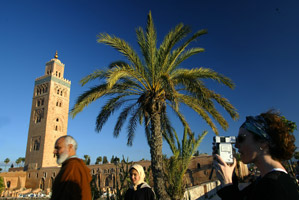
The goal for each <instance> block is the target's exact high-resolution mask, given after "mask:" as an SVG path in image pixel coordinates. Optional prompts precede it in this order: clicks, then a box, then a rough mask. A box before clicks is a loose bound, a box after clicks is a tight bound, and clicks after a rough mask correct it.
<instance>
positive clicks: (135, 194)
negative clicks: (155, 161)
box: [125, 164, 155, 200]
mask: <svg viewBox="0 0 299 200" xmlns="http://www.w3.org/2000/svg"><path fill="white" fill-rule="evenodd" d="M144 178H145V174H144V170H143V167H142V166H141V165H139V164H134V165H133V166H132V167H131V168H130V179H131V181H132V185H131V186H130V188H129V189H128V190H127V192H126V194H125V200H155V193H154V192H153V190H152V188H151V187H150V186H149V185H148V184H147V183H146V182H144Z"/></svg>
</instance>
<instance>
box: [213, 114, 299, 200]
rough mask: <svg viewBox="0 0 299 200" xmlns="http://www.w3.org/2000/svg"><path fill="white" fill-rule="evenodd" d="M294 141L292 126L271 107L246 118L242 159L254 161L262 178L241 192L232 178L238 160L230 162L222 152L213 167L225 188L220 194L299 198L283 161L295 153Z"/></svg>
mask: <svg viewBox="0 0 299 200" xmlns="http://www.w3.org/2000/svg"><path fill="white" fill-rule="evenodd" d="M294 142H295V137H294V136H293V134H292V133H290V128H289V126H288V125H287V123H286V122H285V120H283V118H282V117H281V116H280V115H279V114H278V113H277V112H275V111H273V110H270V111H268V112H266V113H262V114H261V115H258V116H255V117H252V116H249V117H246V121H245V122H244V123H243V124H242V126H241V127H240V131H239V135H238V137H237V140H236V148H238V151H239V153H240V157H241V160H242V162H243V163H245V164H248V163H254V164H255V165H256V166H257V168H258V170H259V171H260V172H261V177H259V178H258V179H257V180H256V181H254V182H253V183H252V184H250V185H249V186H247V187H246V188H244V189H243V190H241V191H240V190H239V188H238V185H237V184H233V178H232V175H233V172H234V168H235V166H236V159H235V161H234V164H232V165H228V164H227V163H225V162H224V161H223V159H222V158H221V157H220V156H219V155H214V162H213V167H214V168H215V171H216V174H217V177H218V178H219V180H220V182H221V187H222V188H221V189H220V190H219V191H218V192H217V194H218V196H220V197H221V199H223V200H228V199H229V200H242V199H244V200H245V199H246V200H299V193H298V190H297V184H296V181H295V180H294V178H292V177H291V176H290V175H289V174H288V173H287V171H286V170H285V168H284V167H283V165H282V164H281V161H283V160H288V159H290V158H291V157H292V156H293V153H294V151H295V149H296V147H295V144H294Z"/></svg>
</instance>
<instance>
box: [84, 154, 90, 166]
mask: <svg viewBox="0 0 299 200" xmlns="http://www.w3.org/2000/svg"><path fill="white" fill-rule="evenodd" d="M84 163H85V164H86V165H89V164H90V156H89V155H84Z"/></svg>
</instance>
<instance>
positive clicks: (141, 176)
mask: <svg viewBox="0 0 299 200" xmlns="http://www.w3.org/2000/svg"><path fill="white" fill-rule="evenodd" d="M132 169H135V170H136V171H137V172H138V174H139V181H138V182H137V183H136V185H133V188H134V190H137V186H138V185H139V184H141V183H144V178H145V173H144V170H143V167H142V166H141V165H139V164H134V165H132V167H130V170H129V171H131V170H132Z"/></svg>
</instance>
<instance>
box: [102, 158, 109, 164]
mask: <svg viewBox="0 0 299 200" xmlns="http://www.w3.org/2000/svg"><path fill="white" fill-rule="evenodd" d="M106 163H108V159H107V156H104V157H103V164H106Z"/></svg>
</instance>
